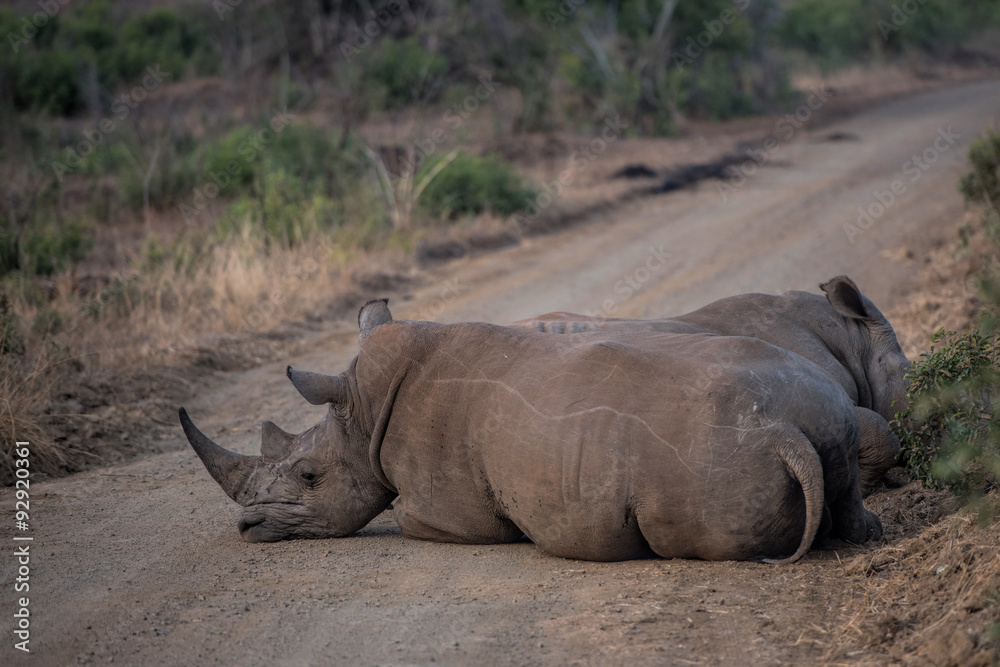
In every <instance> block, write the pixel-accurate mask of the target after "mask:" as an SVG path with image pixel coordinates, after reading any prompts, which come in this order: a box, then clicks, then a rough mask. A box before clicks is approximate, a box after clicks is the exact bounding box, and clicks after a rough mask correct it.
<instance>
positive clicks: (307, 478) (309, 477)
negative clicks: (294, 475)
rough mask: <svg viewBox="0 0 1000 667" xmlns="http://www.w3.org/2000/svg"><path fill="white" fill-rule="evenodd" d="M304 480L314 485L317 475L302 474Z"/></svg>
mask: <svg viewBox="0 0 1000 667" xmlns="http://www.w3.org/2000/svg"><path fill="white" fill-rule="evenodd" d="M302 479H304V480H305V481H307V482H309V483H310V484H312V483H313V482H315V481H316V475H314V474H312V473H311V472H304V473H302Z"/></svg>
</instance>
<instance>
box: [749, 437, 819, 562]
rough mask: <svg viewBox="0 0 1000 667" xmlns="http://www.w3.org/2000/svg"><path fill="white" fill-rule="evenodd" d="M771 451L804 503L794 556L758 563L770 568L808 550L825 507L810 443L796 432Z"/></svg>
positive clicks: (817, 463) (795, 557)
mask: <svg viewBox="0 0 1000 667" xmlns="http://www.w3.org/2000/svg"><path fill="white" fill-rule="evenodd" d="M775 450H776V452H777V454H778V456H780V457H781V460H782V461H784V463H785V467H787V468H788V472H789V473H791V475H792V477H794V478H795V479H796V481H798V483H799V484H800V485H802V493H803V495H805V499H806V528H805V531H804V532H803V533H802V541H801V542H799V548H798V549H796V550H795V553H793V554H792V555H791V556H789V557H787V558H764V559H762V562H764V563H771V564H778V563H794V562H795V561H797V560H798V559H800V558H802V557H803V556H804V555H805V554H806V552H807V551H809V549H810V548H811V547H812V543H813V540H814V539H816V534H817V533H818V532H819V525H820V522H821V521H822V519H823V507H824V504H825V498H824V495H823V494H824V489H823V462H822V461H820V458H819V454H817V453H816V449H815V448H814V447H813V446H812V443H811V442H809V439H808V438H807V437H806V436H805V435H804V434H802V433H801V432H797V433H796V434H795V435H794V436H792V437H787V436H786V437H782V438H781V440H780V441H779V442H778V444H777V446H776V447H775Z"/></svg>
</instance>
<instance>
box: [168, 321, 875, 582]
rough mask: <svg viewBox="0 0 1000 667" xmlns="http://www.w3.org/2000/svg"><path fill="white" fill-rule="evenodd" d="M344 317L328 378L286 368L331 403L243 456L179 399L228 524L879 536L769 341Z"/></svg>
mask: <svg viewBox="0 0 1000 667" xmlns="http://www.w3.org/2000/svg"><path fill="white" fill-rule="evenodd" d="M359 323H360V329H361V332H360V334H359V343H360V344H359V352H358V356H357V357H355V359H354V360H353V361H352V362H351V364H350V365H349V366H348V368H347V370H346V371H344V372H343V373H341V374H340V375H337V376H328V375H321V374H318V373H310V372H305V371H298V370H292V369H291V368H290V367H289V369H288V375H289V378H290V379H291V380H292V383H293V384H294V385H295V387H296V389H298V391H299V392H300V393H301V394H302V395H303V397H305V398H306V399H307V400H308V401H309V402H311V403H313V404H316V405H322V404H329V411H328V413H327V415H326V416H325V417H324V418H323V419H322V421H320V423H319V424H317V425H316V426H314V427H313V428H311V429H309V430H307V431H306V432H304V433H302V434H299V435H292V434H290V433H285V432H284V431H282V430H281V429H279V428H278V427H277V426H275V425H274V424H273V423H271V422H265V423H264V424H263V428H262V434H261V436H262V443H261V456H243V455H239V454H236V453H234V452H230V451H227V450H226V449H224V448H222V447H220V446H218V445H216V444H215V443H213V442H212V441H211V440H209V439H208V438H207V437H206V436H205V435H204V434H202V433H201V432H200V431H199V430H198V429H197V428H196V427H195V426H194V424H193V423H192V422H191V420H190V419H189V418H188V415H187V413H186V412H185V411H184V409H183V408H181V410H180V420H181V424H182V425H183V428H184V432H185V434H186V435H187V437H188V440H189V441H190V443H191V445H192V447H194V449H195V451H196V452H197V453H198V456H199V457H200V458H201V460H202V461H203V462H204V464H205V467H206V468H207V469H208V471H209V473H210V474H211V475H212V477H213V478H214V479H215V480H216V481H217V482H218V483H219V484H220V485H221V487H222V489H223V490H224V491H225V492H226V494H228V495H229V497H230V498H232V499H233V500H235V501H236V502H237V503H239V504H240V505H242V506H243V508H244V509H243V515H242V518H241V519H240V521H239V531H240V533H241V535H242V536H243V538H244V539H245V540H247V541H250V542H261V541H275V540H281V539H290V538H324V537H340V536H345V535H350V534H351V533H354V532H355V531H357V530H359V529H360V528H362V527H363V526H365V524H367V523H368V522H369V521H370V520H371V519H372V518H374V517H375V516H376V515H377V514H379V513H380V512H381V511H382V510H384V509H385V508H386V507H388V506H389V504H390V503H392V505H393V512H394V516H395V519H396V521H397V522H398V524H399V526H400V528H401V530H402V532H403V534H404V535H406V536H409V537H414V538H420V539H427V540H436V541H449V542H463V543H484V544H485V543H502V542H512V541H517V540H520V539H522V538H523V537H524V536H526V537H527V538H529V539H530V540H532V541H533V542H535V544H537V545H538V546H539V547H540V548H542V549H543V550H545V551H546V552H548V553H551V554H554V555H557V556H564V557H567V558H579V559H585V560H602V561H610V560H624V559H631V558H639V557H645V556H651V555H654V554H658V555H660V556H663V557H668V558H669V557H684V558H703V559H712V560H730V559H738V560H750V559H753V560H762V561H766V562H791V561H794V560H796V559H798V558H800V557H801V556H802V555H803V554H804V553H806V551H808V549H809V548H810V546H811V545H812V544H813V541H814V538H816V537H817V535H830V536H834V537H839V538H841V539H844V540H849V541H852V542H856V543H861V542H864V541H865V539H866V538H867V537H868V536H869V535H873V536H875V537H880V536H881V531H882V528H881V524H880V523H879V520H878V518H877V517H876V516H875V515H874V514H871V513H868V512H866V511H865V509H864V508H863V506H862V503H861V489H860V485H859V472H858V464H857V448H858V440H859V424H858V420H857V416H856V414H855V410H854V406H853V405H852V404H851V401H850V399H849V398H848V397H847V395H846V394H845V393H844V391H843V389H841V388H840V386H839V385H837V384H836V383H835V382H833V381H832V380H830V378H829V376H828V375H827V374H826V373H824V372H823V371H822V370H821V369H819V368H818V367H817V366H816V365H815V364H813V363H812V362H809V361H806V360H805V359H803V358H802V357H800V356H798V355H795V354H792V353H790V352H788V351H786V350H783V349H780V348H777V347H775V346H773V345H771V344H769V343H766V342H764V341H761V340H758V339H755V338H746V337H723V336H717V335H700V336H695V335H670V334H660V333H655V332H636V333H635V334H632V335H630V336H629V337H628V338H627V340H626V339H624V338H623V337H619V339H618V340H615V341H609V340H598V339H596V338H592V339H591V340H574V339H573V338H570V337H560V336H540V335H538V334H536V333H531V332H527V331H519V330H515V329H510V328H507V327H501V326H498V325H492V324H482V323H464V324H451V325H445V324H434V323H430V322H408V321H392V316H391V314H390V313H389V309H388V307H387V306H386V302H385V301H376V302H371V303H369V304H367V305H366V306H365V307H364V308H363V309H362V311H361V313H360V316H359ZM557 360H558V363H557V362H556V361H557ZM720 360H721V361H720ZM709 371H710V372H709Z"/></svg>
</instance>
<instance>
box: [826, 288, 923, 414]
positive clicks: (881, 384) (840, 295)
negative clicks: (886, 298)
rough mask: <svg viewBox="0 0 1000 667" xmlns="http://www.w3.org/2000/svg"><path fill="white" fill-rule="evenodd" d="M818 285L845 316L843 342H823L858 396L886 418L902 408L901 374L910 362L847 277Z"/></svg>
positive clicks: (889, 328) (903, 387)
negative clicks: (848, 374) (852, 380)
mask: <svg viewBox="0 0 1000 667" xmlns="http://www.w3.org/2000/svg"><path fill="white" fill-rule="evenodd" d="M819 287H820V289H821V290H823V292H824V294H826V298H827V301H829V302H830V305H831V306H832V307H833V310H834V311H836V312H837V313H838V314H839V315H841V316H843V317H844V318H845V325H846V328H847V338H846V340H844V341H841V340H838V341H837V343H843V344H836V345H835V344H831V341H830V340H829V339H828V340H827V344H828V345H830V346H831V350H833V351H834V353H835V354H836V355H837V356H838V357H840V362H841V363H842V364H844V366H845V367H846V368H848V369H849V370H851V371H852V375H854V378H855V381H856V382H857V384H858V391H859V393H860V394H861V395H862V398H863V397H864V396H865V395H867V398H868V401H867V402H868V403H870V405H871V409H872V410H874V411H875V412H877V413H878V414H880V415H882V416H883V417H885V418H886V419H889V418H891V417H892V415H893V413H894V412H898V411H902V410H905V409H906V407H907V405H908V401H907V398H906V380H905V375H906V372H907V371H908V370H909V368H910V362H909V360H907V358H906V355H905V354H903V350H902V348H901V347H900V346H899V341H897V340H896V334H895V332H894V331H893V330H892V325H890V324H889V320H887V319H886V317H885V315H883V314H882V313H881V311H879V309H878V308H876V307H875V304H874V303H872V301H871V299H869V298H868V297H866V296H865V295H864V294H862V293H861V290H859V289H858V286H857V285H856V284H854V281H853V280H851V279H850V278H848V277H847V276H838V277H836V278H833V279H832V280H828V281H827V282H825V283H823V284H821V285H820V286H819ZM836 338H838V339H839V338H840V336H839V335H838V336H836ZM864 402H865V401H862V404H864Z"/></svg>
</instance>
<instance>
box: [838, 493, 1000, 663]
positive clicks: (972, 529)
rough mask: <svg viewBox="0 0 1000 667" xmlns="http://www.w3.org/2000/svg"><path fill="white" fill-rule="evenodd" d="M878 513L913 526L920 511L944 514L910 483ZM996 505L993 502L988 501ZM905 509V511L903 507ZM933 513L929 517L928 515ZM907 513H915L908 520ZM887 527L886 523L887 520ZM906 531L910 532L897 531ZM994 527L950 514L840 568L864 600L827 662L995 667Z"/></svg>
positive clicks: (998, 636) (999, 603)
mask: <svg viewBox="0 0 1000 667" xmlns="http://www.w3.org/2000/svg"><path fill="white" fill-rule="evenodd" d="M900 491H902V492H904V493H903V495H902V496H899V497H896V498H895V499H894V501H893V502H891V503H885V504H883V506H882V510H883V511H882V512H879V513H880V514H882V515H883V521H885V520H886V513H885V510H889V513H890V515H891V513H892V512H899V513H900V518H902V522H901V523H902V524H904V525H905V524H907V523H912V522H913V521H914V520H917V521H919V519H915V516H916V515H919V514H920V513H921V512H922V510H921V509H920V508H921V506H923V508H924V509H927V508H937V510H941V509H943V508H944V507H945V506H946V505H947V503H946V502H945V496H944V495H943V494H942V493H941V492H933V491H927V490H924V489H921V488H920V487H919V484H917V483H916V482H915V483H913V484H912V485H910V486H908V487H906V488H905V489H901V490H900ZM997 500H1000V498H994V501H997ZM908 505H909V506H908ZM932 511H933V510H932ZM908 512H909V513H914V514H909V515H908ZM890 521H892V518H891V516H890ZM904 532H909V531H904ZM998 544H1000V522H996V521H994V522H992V523H991V524H989V525H987V526H985V527H984V526H980V525H977V523H976V520H975V517H974V516H973V515H972V514H971V513H970V512H967V511H963V512H959V513H958V514H951V515H948V516H946V517H945V518H944V519H942V520H940V521H938V522H937V523H935V524H933V525H931V526H928V527H927V528H925V529H924V530H922V531H921V532H920V533H918V534H917V535H915V536H913V537H908V538H904V539H901V540H898V541H890V543H889V544H887V545H885V546H883V547H881V548H879V549H877V550H875V551H873V552H871V553H866V554H862V555H859V556H856V557H855V558H854V559H852V560H851V561H849V562H848V563H847V565H846V566H845V567H844V572H845V574H848V575H854V576H855V587H856V588H858V589H859V590H862V591H863V596H859V597H857V598H855V599H854V601H853V604H852V608H853V610H854V614H853V616H852V617H851V618H850V620H849V621H848V622H847V623H846V624H845V625H844V627H843V628H842V632H843V633H844V634H845V635H846V637H848V639H847V641H846V642H845V643H843V644H840V645H839V646H838V648H839V652H838V653H837V654H831V655H827V656H826V657H827V659H830V660H834V659H839V658H846V657H850V656H851V655H852V653H853V652H855V651H864V652H865V653H866V659H867V660H870V661H871V662H874V663H884V662H886V661H888V660H891V661H893V662H896V661H900V662H904V663H906V664H913V663H915V664H928V665H995V664H997V661H998V660H1000V549H998V548H997V545H998Z"/></svg>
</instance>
